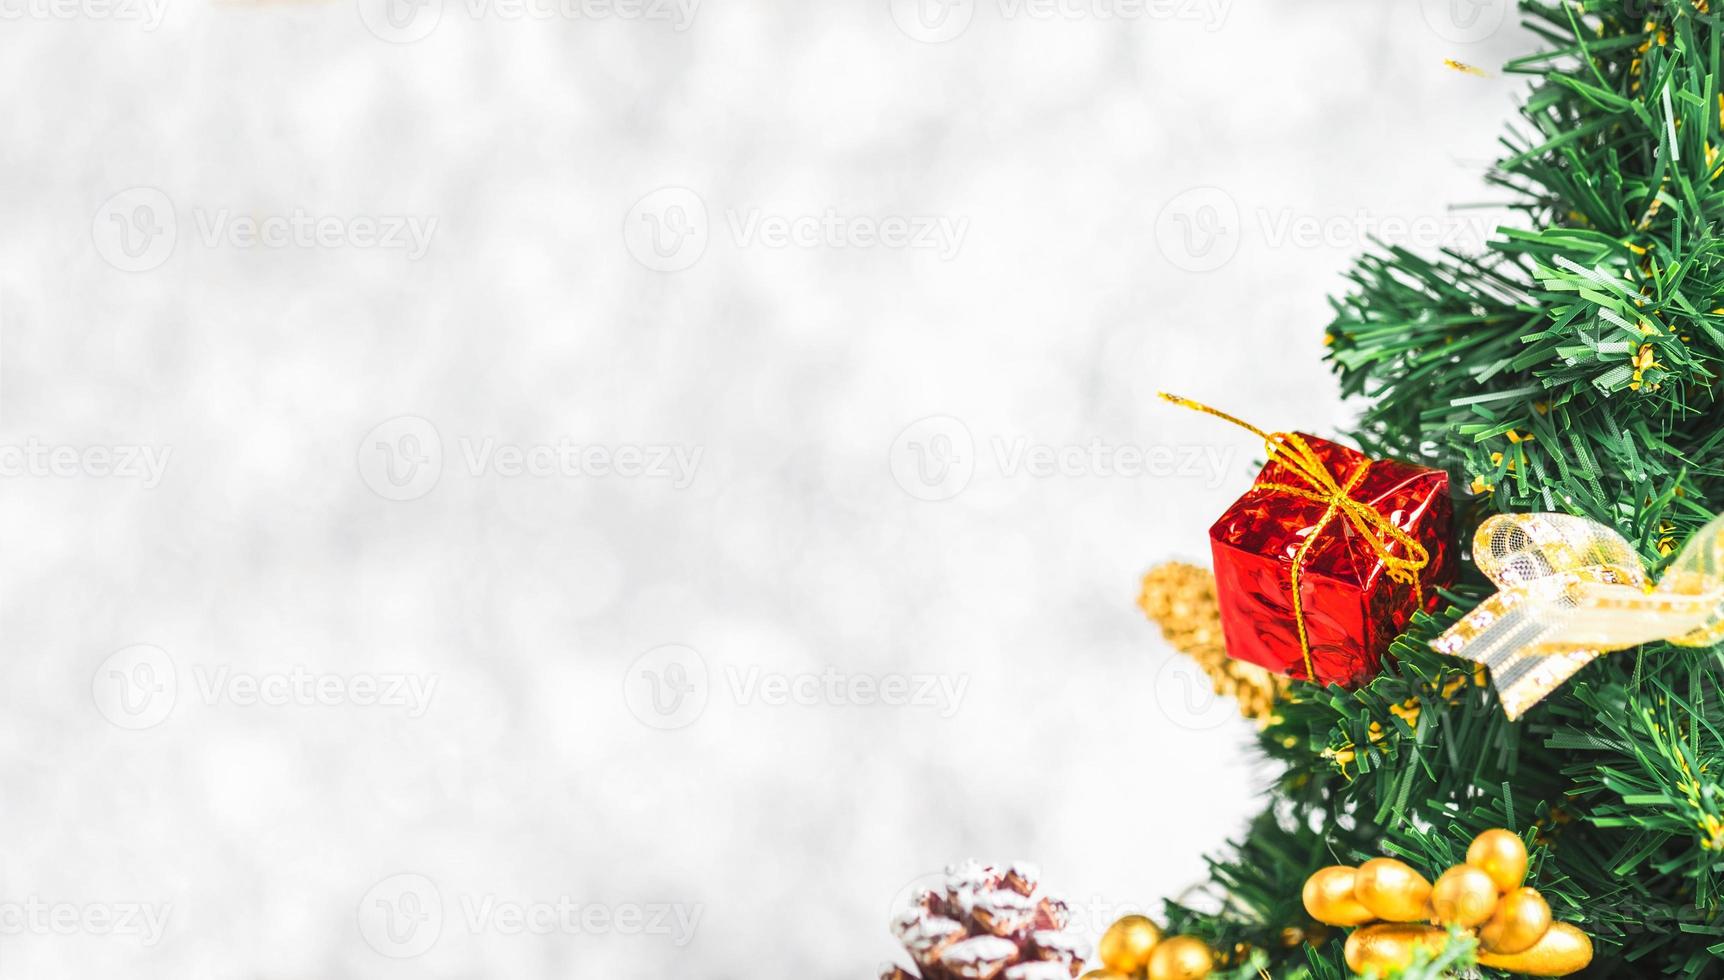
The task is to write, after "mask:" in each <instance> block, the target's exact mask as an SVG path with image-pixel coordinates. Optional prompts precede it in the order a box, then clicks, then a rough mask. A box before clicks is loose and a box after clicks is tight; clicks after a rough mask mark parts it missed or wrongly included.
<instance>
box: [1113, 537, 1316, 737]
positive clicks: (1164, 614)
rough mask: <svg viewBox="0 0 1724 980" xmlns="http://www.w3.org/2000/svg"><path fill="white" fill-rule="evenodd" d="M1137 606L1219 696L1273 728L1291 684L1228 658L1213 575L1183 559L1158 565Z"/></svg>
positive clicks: (1146, 578) (1262, 723)
mask: <svg viewBox="0 0 1724 980" xmlns="http://www.w3.org/2000/svg"><path fill="white" fill-rule="evenodd" d="M1137 604H1138V606H1139V608H1141V609H1142V610H1143V612H1144V615H1146V616H1148V617H1149V618H1150V619H1152V620H1154V621H1155V622H1156V623H1157V624H1159V625H1160V626H1161V635H1162V636H1164V637H1166V638H1167V642H1168V643H1170V644H1172V645H1173V647H1174V648H1175V649H1177V650H1179V651H1180V652H1182V653H1184V654H1185V655H1186V656H1188V657H1190V658H1191V659H1192V660H1195V661H1196V662H1197V666H1198V667H1200V668H1202V670H1203V672H1204V673H1205V674H1207V675H1209V679H1210V681H1212V682H1213V683H1214V684H1215V693H1217V694H1221V695H1225V696H1227V697H1230V698H1233V699H1234V700H1235V701H1237V702H1238V703H1239V713H1240V714H1241V715H1244V716H1245V717H1247V718H1251V719H1253V720H1255V721H1256V722H1257V724H1258V727H1265V726H1267V725H1268V724H1269V719H1270V716H1271V715H1273V714H1274V712H1275V702H1276V701H1277V700H1279V699H1280V698H1281V696H1282V694H1284V693H1285V692H1286V690H1287V688H1288V685H1289V684H1290V681H1289V680H1288V679H1287V678H1285V677H1282V676H1280V675H1278V674H1272V673H1270V672H1269V671H1267V670H1264V669H1263V668H1262V667H1259V666H1257V665H1256V664H1248V663H1246V662H1244V661H1243V660H1234V659H1233V658H1232V657H1229V656H1228V655H1227V647H1226V645H1225V643H1224V642H1223V640H1222V636H1221V611H1220V608H1219V607H1218V606H1217V605H1216V602H1215V575H1214V574H1213V573H1211V572H1210V571H1209V570H1208V569H1206V568H1201V567H1199V566H1197V565H1190V564H1187V563H1185V562H1179V561H1170V562H1167V563H1165V564H1161V565H1157V566H1155V567H1154V568H1152V569H1150V570H1149V573H1148V574H1147V575H1145V576H1144V577H1143V591H1142V592H1141V593H1139V595H1138V598H1137Z"/></svg>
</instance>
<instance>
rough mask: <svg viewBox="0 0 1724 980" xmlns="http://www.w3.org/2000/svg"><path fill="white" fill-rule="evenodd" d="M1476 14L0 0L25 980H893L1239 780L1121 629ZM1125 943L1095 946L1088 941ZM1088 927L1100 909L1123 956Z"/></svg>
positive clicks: (1226, 748)
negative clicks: (1209, 410) (1025, 889)
mask: <svg viewBox="0 0 1724 980" xmlns="http://www.w3.org/2000/svg"><path fill="white" fill-rule="evenodd" d="M1511 20H1512V14H1510V13H1509V12H1508V11H1507V10H1506V5H1505V4H1504V3H1503V2H1501V0H1488V2H1485V3H1482V4H1480V3H1475V2H1473V0H1430V2H1424V3H1421V2H1420V0H1392V2H1386V3H1380V4H1365V3H1358V2H1351V3H1345V2H1306V3H1297V4H1293V3H1286V2H1277V0H1148V2H1136V0H1059V2H1058V3H1053V2H1049V0H974V2H971V0H963V2H956V3H949V4H946V5H942V4H941V3H940V2H938V0H921V5H920V6H918V5H917V3H916V2H912V0H904V2H898V3H894V2H890V0H847V2H843V3H837V2H827V3H806V2H793V0H704V2H701V3H699V4H695V3H694V2H693V0H683V2H680V3H679V2H673V0H663V2H661V0H419V2H417V3H415V2H412V0H377V2H375V3H373V2H371V0H365V2H363V3H361V4H360V5H359V6H357V7H356V6H355V3H354V2H353V0H328V2H303V3H300V2H258V3H241V2H226V3H223V2H215V3H212V2H208V0H0V78H3V79H4V84H5V90H6V91H7V92H9V93H11V96H12V97H11V99H10V100H9V104H8V108H7V111H6V112H5V114H4V118H3V121H0V134H3V137H4V139H3V142H4V146H5V149H4V152H0V178H3V179H4V186H5V190H4V192H0V209H3V212H0V214H3V218H4V222H5V229H6V234H5V235H4V236H0V249H3V250H4V252H3V254H0V474H3V475H4V477H5V479H4V482H3V483H0V487H3V492H4V493H5V496H6V501H7V506H6V507H5V508H4V509H3V510H0V513H3V514H4V524H3V528H4V542H3V543H4V554H5V557H6V560H5V562H4V575H5V581H4V592H3V595H4V600H3V602H4V606H3V610H0V611H3V614H4V619H3V637H4V655H5V663H6V665H7V671H6V678H5V683H4V684H3V685H0V707H3V708H4V721H3V723H0V787H3V793H4V797H3V805H0V836H3V838H4V845H3V847H0V977H8V978H11V977H17V978H32V980H34V978H40V977H50V976H51V977H104V978H106V977H114V976H124V977H144V978H175V980H202V978H320V980H321V978H331V980H333V978H380V980H390V978H405V977H414V978H478V977H498V978H529V977H531V978H538V977H544V978H583V980H584V978H598V980H608V978H616V977H631V978H632V977H642V978H645V977H679V978H697V980H725V978H737V980H740V978H762V977H785V978H799V980H800V978H817V977H818V978H825V977H833V978H838V977H850V976H864V977H872V976H873V975H874V972H873V971H874V970H875V969H876V967H877V965H878V964H879V963H880V962H881V961H883V960H885V959H887V958H888V957H890V956H891V955H892V954H893V953H894V950H893V948H892V942H891V940H890V938H889V937H888V934H887V932H886V928H885V925H886V921H887V919H888V916H889V913H890V912H891V911H892V907H893V904H894V903H895V902H896V901H899V900H901V899H902V897H903V895H904V894H905V892H906V891H907V889H908V886H910V885H911V883H912V882H914V881H916V880H917V879H919V878H921V877H922V876H924V875H926V874H927V873H929V872H931V871H933V870H935V869H937V868H939V867H940V866H942V865H944V864H945V863H947V862H949V861H952V860H954V859H958V858H963V857H968V856H975V857H980V858H984V859H990V860H1002V861H1004V860H1010V859H1014V858H1022V859H1028V860H1033V861H1036V862H1038V863H1040V864H1041V866H1042V868H1043V871H1044V876H1045V880H1046V882H1047V884H1048V886H1049V887H1050V888H1051V889H1053V890H1054V891H1057V892H1060V893H1063V894H1064V895H1066V896H1067V897H1068V898H1070V899H1072V900H1073V901H1074V902H1075V903H1077V904H1078V906H1079V913H1080V925H1081V926H1082V927H1083V928H1085V930H1086V931H1087V932H1089V933H1090V934H1091V935H1092V936H1093V935H1094V934H1095V933H1096V932H1099V930H1100V929H1101V928H1102V927H1103V926H1105V925H1106V921H1107V919H1108V918H1109V917H1111V916H1112V915H1113V914H1116V913H1118V912H1120V911H1125V910H1128V909H1130V908H1132V907H1137V906H1144V905H1148V904H1150V903H1155V902H1159V900H1160V899H1161V898H1162V897H1164V896H1169V895H1175V894H1178V893H1180V892H1181V891H1183V890H1185V889H1186V888H1188V887H1189V886H1191V885H1193V884H1195V883H1197V882H1198V881H1200V880H1201V878H1202V871H1203V865H1202V854H1203V853H1204V852H1205V851H1206V850H1214V849H1216V848H1218V847H1220V846H1221V845H1222V843H1223V841H1224V839H1225V838H1226V837H1228V836H1229V835H1232V834H1235V833H1237V832H1238V831H1239V830H1240V829H1242V827H1243V824H1244V821H1245V819H1246V818H1247V817H1248V816H1249V815H1250V814H1251V813H1252V812H1253V808H1254V806H1255V805H1256V804H1257V800H1258V795H1259V792H1260V790H1261V787H1262V786H1263V785H1264V783H1265V781H1266V778H1267V777H1266V774H1265V773H1264V771H1263V770H1262V768H1261V766H1260V765H1257V764H1254V763H1253V762H1252V759H1251V755H1250V751H1249V744H1250V731H1249V728H1248V726H1247V725H1246V723H1244V722H1241V721H1239V720H1238V719H1237V718H1235V717H1233V712H1232V708H1231V706H1230V705H1227V704H1215V703H1212V702H1210V701H1209V700H1208V698H1207V695H1206V693H1205V691H1204V689H1203V687H1202V685H1201V684H1200V683H1198V682H1196V681H1194V679H1193V678H1192V677H1191V674H1190V671H1189V670H1188V669H1187V667H1186V665H1185V663H1184V661H1183V660H1182V659H1179V658H1177V657H1175V655H1174V654H1172V653H1171V652H1170V651H1169V650H1168V649H1167V648H1166V647H1165V646H1164V645H1163V644H1162V643H1161V641H1160V639H1159V637H1158V635H1157V633H1156V631H1155V629H1154V628H1153V627H1152V626H1151V625H1149V624H1148V623H1146V622H1145V621H1144V620H1143V619H1142V617H1141V615H1140V614H1139V613H1138V611H1137V610H1136V609H1135V608H1134V605H1133V600H1134V598H1135V595H1136V587H1137V580H1138V577H1139V575H1140V574H1141V572H1142V571H1143V570H1144V569H1145V568H1146V567H1147V566H1149V565H1151V564H1153V563H1155V562H1156V561H1159V560H1163V559H1166V558H1170V557H1184V558H1192V559H1197V560H1200V561H1205V562H1206V561H1207V542H1206V537H1205V530H1206V528H1207V526H1208V524H1209V522H1210V521H1211V520H1213V518H1214V517H1215V516H1216V515H1218V514H1219V513H1220V512H1221V510H1222V509H1223V508H1224V507H1225V506H1226V505H1227V504H1228V503H1229V502H1230V501H1231V500H1232V499H1233V497H1235V496H1236V495H1237V494H1238V493H1239V492H1240V491H1241V490H1242V488H1243V487H1244V486H1245V485H1246V483H1247V482H1248V480H1249V478H1250V475H1251V472H1252V469H1253V466H1254V462H1255V460H1256V458H1257V457H1256V455H1255V454H1256V452H1257V450H1256V448H1255V447H1253V446H1252V445H1251V440H1250V438H1249V437H1247V436H1244V435H1243V434H1240V433H1235V432H1233V431H1230V430H1227V429H1225V428H1224V427H1223V426H1221V425H1220V424H1219V423H1216V422H1214V421H1212V420H1208V419H1204V418H1201V417H1199V416H1196V415H1192V414H1189V413H1182V412H1179V411H1177V410H1175V409H1172V408H1170V407H1167V406H1164V405H1161V404H1159V403H1157V402H1156V401H1155V400H1154V399H1153V393H1154V392H1155V390H1156V389H1157V388H1161V387H1173V388H1176V389H1178V390H1182V391H1184V392H1186V393H1189V394H1191V395H1194V396H1198V397H1202V398H1205V399H1207V400H1210V401H1214V402H1218V403H1220V404H1223V405H1225V406H1227V407H1229V408H1231V409H1233V410H1235V411H1237V412H1238V413H1240V414H1242V415H1245V416H1246V417H1248V418H1251V419H1254V420H1257V421H1259V422H1260V423H1261V424H1265V425H1270V426H1287V427H1294V426H1297V427H1302V428H1306V429H1315V430H1319V431H1321V430H1324V429H1326V428H1329V427H1333V426H1335V425H1337V424H1340V423H1342V422H1344V421H1345V418H1346V415H1345V408H1344V406H1343V405H1342V404H1341V401H1340V399H1339V397H1338V395H1337V394H1336V390H1335V385H1334V383H1333V380H1332V378H1331V377H1330V376H1329V375H1328V373H1327V371H1326V370H1325V368H1324V367H1323V365H1322V364H1321V363H1320V356H1321V352H1322V341H1321V338H1322V333H1323V326H1324V324H1325V323H1326V322H1327V307H1326V302H1325V296H1326V295H1327V294H1330V293H1333V292H1337V291H1341V290H1343V289H1344V288H1345V283H1344V281H1343V279H1342V273H1343V272H1344V270H1345V268H1346V266H1347V264H1348V262H1349V261H1350V259H1351V257H1352V256H1353V255H1354V254H1356V253H1357V252H1358V251H1359V250H1360V249H1361V248H1363V247H1364V245H1365V239H1366V236H1367V235H1369V234H1371V233H1381V234H1383V235H1384V236H1385V237H1387V238H1389V239H1390V240H1393V241H1398V242H1404V243H1408V244H1412V245H1414V246H1417V247H1423V248H1429V247H1434V246H1436V245H1438V244H1444V243H1448V244H1456V245H1459V246H1462V247H1465V246H1467V245H1469V244H1470V243H1476V242H1477V241H1478V240H1479V239H1480V238H1481V237H1482V235H1483V234H1484V232H1485V230H1486V229H1488V228H1489V227H1490V226H1491V224H1493V223H1494V222H1493V220H1492V219H1489V218H1486V217H1482V216H1479V215H1477V214H1474V213H1469V212H1460V213H1455V212H1451V211H1449V210H1448V206H1449V205H1450V204H1451V203H1455V202H1470V201H1479V200H1488V199H1490V197H1491V195H1490V194H1489V193H1488V192H1487V191H1486V190H1485V188H1484V187H1483V185H1482V182H1481V180H1480V173H1481V171H1482V169H1483V167H1484V165H1485V164H1486V163H1487V161H1488V160H1489V159H1490V158H1491V157H1492V156H1493V155H1494V153H1495V142H1496V139H1497V137H1498V135H1499V134H1500V133H1501V132H1502V129H1503V125H1504V122H1505V119H1506V117H1507V116H1508V114H1509V113H1510V111H1511V109H1512V106H1513V103H1514V97H1515V95H1516V93H1518V92H1519V90H1520V83H1519V82H1518V81H1517V80H1515V79H1513V78H1504V77H1502V76H1501V75H1500V74H1497V73H1494V72H1493V75H1492V77H1490V78H1478V77H1473V76H1470V75H1467V74H1462V73H1459V72H1456V71H1453V70H1451V69H1448V68H1445V67H1444V65H1443V61H1444V59H1445V58H1456V59H1459V60H1462V61H1465V62H1468V63H1472V64H1478V65H1481V66H1486V67H1490V68H1494V67H1495V66H1497V65H1499V64H1500V63H1501V61H1502V60H1504V59H1505V58H1507V57H1510V56H1512V55H1514V54H1517V53H1521V52H1522V51H1524V50H1527V49H1528V43H1527V39H1526V38H1525V36H1524V35H1522V34H1521V33H1520V31H1519V29H1518V28H1516V27H1514V26H1513V25H1512V23H1510V21H1511ZM1091 910H1093V911H1091ZM1086 916H1087V918H1085V917H1086Z"/></svg>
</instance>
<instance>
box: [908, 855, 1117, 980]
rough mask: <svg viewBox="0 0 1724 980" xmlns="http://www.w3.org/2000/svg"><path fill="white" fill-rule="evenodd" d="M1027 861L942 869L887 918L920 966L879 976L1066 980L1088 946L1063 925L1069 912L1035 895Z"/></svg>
mask: <svg viewBox="0 0 1724 980" xmlns="http://www.w3.org/2000/svg"><path fill="white" fill-rule="evenodd" d="M1037 877H1038V874H1037V872H1036V869H1035V867H1034V866H1032V865H1028V864H1021V863H1020V864H1014V865H1012V866H1011V867H1009V868H1006V869H1004V870H1001V869H999V868H995V867H993V866H992V865H983V864H977V863H976V862H974V861H969V862H966V863H964V864H957V865H953V866H952V867H950V868H947V869H946V881H945V885H944V887H943V888H941V889H938V890H935V889H923V890H922V891H921V893H920V894H918V895H916V896H915V898H913V899H912V900H911V902H910V907H909V908H907V909H905V910H904V911H903V913H901V914H900V915H899V916H898V917H897V919H895V920H893V922H892V933H893V935H895V936H897V937H898V940H899V941H900V942H902V943H903V944H904V949H905V950H907V951H908V952H909V954H910V959H911V960H913V961H914V962H915V964H916V969H917V970H918V971H920V972H919V973H917V972H911V971H909V970H905V969H903V968H902V967H897V966H888V967H887V968H886V969H885V970H884V971H883V972H882V973H881V974H880V978H881V980H917V978H918V977H920V978H921V980H1072V978H1073V977H1076V976H1077V975H1078V974H1079V973H1082V972H1083V961H1084V957H1085V956H1086V955H1088V952H1089V951H1088V949H1087V948H1086V947H1085V944H1084V942H1083V941H1082V940H1080V939H1078V938H1077V937H1076V936H1074V935H1072V934H1071V933H1068V932H1066V931H1064V930H1065V927H1066V923H1067V922H1068V921H1069V919H1070V914H1069V912H1068V911H1067V909H1066V904H1065V903H1064V902H1062V901H1060V900H1058V899H1055V898H1046V897H1041V898H1038V897H1036V894H1035V892H1036V879H1037Z"/></svg>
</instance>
